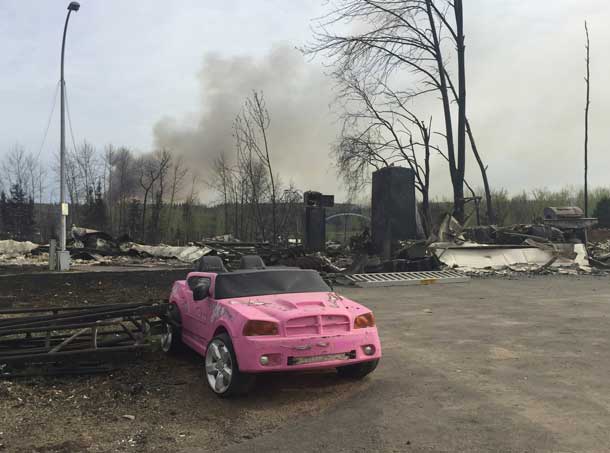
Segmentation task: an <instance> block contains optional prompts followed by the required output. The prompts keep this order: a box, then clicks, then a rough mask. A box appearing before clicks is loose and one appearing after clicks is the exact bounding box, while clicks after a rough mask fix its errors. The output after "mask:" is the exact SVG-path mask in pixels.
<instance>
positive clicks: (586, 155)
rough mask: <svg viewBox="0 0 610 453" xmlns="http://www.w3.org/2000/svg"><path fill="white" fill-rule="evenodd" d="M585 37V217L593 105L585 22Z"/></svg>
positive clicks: (587, 30)
mask: <svg viewBox="0 0 610 453" xmlns="http://www.w3.org/2000/svg"><path fill="white" fill-rule="evenodd" d="M585 36H586V44H585V50H586V52H587V56H586V58H585V63H586V66H587V69H586V75H585V83H586V85H587V95H586V100H585V194H584V195H585V217H588V216H589V178H588V170H589V168H588V167H589V105H590V104H591V98H590V94H591V89H590V81H589V80H590V76H591V73H590V70H589V28H588V27H587V21H585Z"/></svg>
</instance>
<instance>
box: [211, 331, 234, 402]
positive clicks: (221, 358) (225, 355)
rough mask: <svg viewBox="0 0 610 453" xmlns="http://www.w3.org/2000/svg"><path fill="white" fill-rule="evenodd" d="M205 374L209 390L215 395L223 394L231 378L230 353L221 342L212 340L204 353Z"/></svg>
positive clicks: (231, 362)
mask: <svg viewBox="0 0 610 453" xmlns="http://www.w3.org/2000/svg"><path fill="white" fill-rule="evenodd" d="M205 373H206V376H207V378H208V384H209V385H210V388H211V389H212V390H213V391H214V392H216V393H224V392H226V391H227V389H228V388H229V386H230V385H231V379H232V378H233V360H232V359H231V353H230V352H229V349H228V348H227V345H225V344H224V343H223V342H222V341H221V340H213V341H212V342H211V343H210V345H209V346H208V350H207V351H206V353H205Z"/></svg>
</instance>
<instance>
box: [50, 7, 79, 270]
mask: <svg viewBox="0 0 610 453" xmlns="http://www.w3.org/2000/svg"><path fill="white" fill-rule="evenodd" d="M79 8H80V4H79V3H78V2H70V4H69V5H68V15H67V16H66V23H65V25H64V34H63V38H62V41H61V78H60V81H59V83H60V105H61V119H60V129H61V131H60V139H59V140H60V144H59V184H60V188H59V203H60V209H61V212H60V215H61V221H60V233H59V250H58V251H57V260H56V263H57V270H58V271H67V270H69V269H70V252H68V251H67V250H66V220H67V217H68V203H66V111H65V110H66V107H65V88H66V81H65V80H64V53H65V49H66V32H67V31H68V21H69V20H70V14H72V11H78V10H79Z"/></svg>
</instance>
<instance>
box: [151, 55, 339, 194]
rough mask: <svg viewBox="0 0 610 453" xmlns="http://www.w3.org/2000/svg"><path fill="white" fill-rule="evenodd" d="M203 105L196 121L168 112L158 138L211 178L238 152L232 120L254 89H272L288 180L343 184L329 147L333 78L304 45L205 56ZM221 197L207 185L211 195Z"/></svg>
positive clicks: (274, 144)
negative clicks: (220, 162) (259, 53)
mask: <svg viewBox="0 0 610 453" xmlns="http://www.w3.org/2000/svg"><path fill="white" fill-rule="evenodd" d="M199 80H200V86H201V110H200V111H199V112H197V113H196V121H195V122H191V123H190V124H188V123H185V124H183V123H181V120H179V119H175V118H164V119H162V120H161V121H159V122H158V123H157V124H156V125H155V128H154V136H155V144H156V146H157V147H159V148H161V147H166V148H168V149H170V150H172V152H174V153H178V154H181V155H184V156H185V158H186V159H187V160H188V161H189V162H190V164H191V165H192V166H193V167H194V168H196V169H197V170H198V171H200V172H201V175H202V177H203V178H205V179H210V178H209V177H210V172H211V165H212V162H213V160H214V158H215V157H216V156H218V155H219V154H220V153H222V152H226V153H228V154H229V155H234V154H235V144H234V139H233V136H232V133H233V131H232V123H233V120H234V118H235V116H236V115H237V114H238V113H239V112H240V109H241V108H242V106H243V104H244V101H245V99H246V97H247V96H250V95H251V94H252V90H258V91H260V90H262V91H263V92H264V96H265V101H266V105H267V109H268V110H269V115H270V118H271V126H270V130H269V134H270V142H271V153H272V156H271V158H272V163H273V166H274V171H275V172H276V173H279V175H280V178H281V180H282V182H283V183H284V184H288V183H290V182H293V183H294V184H295V185H296V187H297V188H299V189H301V190H309V189H311V190H319V191H322V192H330V193H332V191H334V190H336V187H337V183H336V177H335V171H334V169H333V168H329V157H328V155H329V152H330V147H331V145H332V143H333V142H334V141H335V138H336V133H337V123H336V120H335V117H334V116H333V114H332V112H331V109H330V105H329V104H330V103H331V101H332V99H333V94H332V89H331V86H332V82H331V81H330V80H329V79H328V78H327V77H326V76H325V75H324V74H323V71H322V68H321V67H320V66H318V65H315V64H313V63H309V62H307V61H306V60H305V59H304V57H303V56H302V55H301V53H300V52H298V51H297V50H296V49H293V48H290V47H288V46H285V45H281V46H275V47H273V48H272V49H271V51H270V52H269V53H268V54H267V55H265V56H264V57H262V58H254V57H241V56H239V57H223V56H219V55H216V54H209V55H207V56H205V58H204V60H203V65H202V69H201V72H200V73H199ZM212 197H213V196H212V195H210V194H206V193H203V192H202V199H203V200H210V199H211V198H212Z"/></svg>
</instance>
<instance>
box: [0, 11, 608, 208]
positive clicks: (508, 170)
mask: <svg viewBox="0 0 610 453" xmlns="http://www.w3.org/2000/svg"><path fill="white" fill-rule="evenodd" d="M67 3H68V2H67V1H63V0H62V1H59V0H44V1H41V0H2V1H1V2H0V27H1V29H2V36H3V39H2V40H1V41H0V55H2V58H3V60H4V61H3V62H2V63H3V64H2V68H3V70H2V71H0V159H1V158H2V154H3V153H5V152H7V151H8V150H9V149H10V148H11V147H12V146H14V145H15V144H16V143H18V144H20V145H23V146H24V147H25V148H26V149H27V150H28V151H30V152H32V153H34V154H35V155H38V154H39V153H40V159H41V160H42V161H43V162H47V163H49V165H51V162H52V161H53V156H54V153H56V150H57V148H58V142H59V124H58V123H59V114H58V107H57V108H56V110H55V114H54V116H53V120H52V122H51V129H50V131H49V134H48V136H47V139H46V142H45V146H43V147H42V148H41V142H42V140H43V136H44V131H45V128H46V125H47V121H48V118H49V113H50V109H51V105H52V101H53V96H54V93H55V89H56V87H57V83H58V79H59V57H60V44H61V34H62V30H63V23H64V19H65V13H66V9H65V8H66V6H67ZM325 11H327V5H326V1H325V0H299V1H296V0H292V1H288V0H283V1H280V0H250V1H247V0H228V1H223V2H218V1H213V2H212V1H207V0H198V1H196V0H175V1H172V2H168V1H161V0H146V1H144V0H132V1H119V0H103V1H102V0H82V1H81V9H80V11H78V12H77V13H76V14H74V15H73V16H72V18H71V20H70V26H69V32H68V42H67V51H66V85H67V89H68V100H69V106H70V113H71V118H72V125H73V130H74V135H75V139H76V141H77V142H81V141H82V140H84V139H86V140H87V141H88V142H90V143H92V144H93V145H94V146H96V147H98V148H103V147H104V146H105V145H107V144H110V143H112V144H114V145H123V146H127V147H130V148H132V149H134V150H137V151H140V152H148V151H151V150H153V149H155V148H158V147H161V146H168V147H171V148H173V149H174V151H175V152H178V153H181V154H185V155H187V156H190V157H191V158H192V159H193V160H192V162H193V164H192V165H193V166H195V167H197V168H198V169H199V170H201V172H202V174H204V176H205V175H206V174H209V166H211V161H212V160H213V158H214V156H215V155H217V154H218V153H219V152H223V151H225V150H226V151H230V150H231V147H232V141H231V140H232V139H231V136H230V134H231V121H232V119H233V118H234V116H235V114H237V113H238V112H239V108H240V106H241V103H242V102H243V99H244V98H245V96H247V95H248V94H249V93H251V91H252V90H253V89H256V90H263V91H264V93H265V98H266V100H267V107H268V109H269V112H270V115H271V120H272V125H271V144H272V153H273V156H272V157H273V158H274V160H275V162H276V167H277V168H278V172H279V173H280V175H281V178H282V181H283V182H284V183H286V184H287V183H288V182H293V183H294V184H295V185H296V186H297V187H299V188H300V189H302V190H308V189H311V190H320V191H322V192H326V193H335V194H338V196H339V198H341V196H343V195H344V193H345V192H344V189H343V187H342V184H341V181H340V180H339V179H338V178H337V177H336V174H335V170H334V168H333V162H332V157H331V156H330V150H331V147H332V145H333V143H335V141H336V140H337V136H338V132H339V126H340V124H339V122H338V121H337V112H336V107H335V106H334V104H333V82H332V80H330V78H328V77H327V76H326V72H328V70H327V69H325V68H324V66H323V64H324V61H323V60H322V59H320V58H316V59H313V61H312V60H311V58H308V57H303V56H302V55H301V54H300V53H299V52H298V51H297V50H296V49H295V47H299V46H303V45H304V44H306V43H307V42H308V41H309V40H310V39H311V26H312V19H314V18H315V17H318V16H320V15H322V14H324V12H325ZM464 14H465V29H466V45H467V57H466V58H467V63H466V64H467V84H468V85H467V86H468V114H469V117H470V120H471V123H472V127H473V131H474V133H475V136H476V139H477V144H478V147H479V149H480V152H481V154H482V155H483V158H484V160H485V162H486V164H487V165H488V167H489V170H488V171H489V178H490V183H491V184H492V186H493V187H494V188H505V189H507V190H508V191H509V192H512V193H515V192H520V191H522V190H530V189H534V188H540V187H547V188H550V189H554V188H558V187H561V186H565V185H572V186H576V187H578V186H580V185H581V184H582V178H583V177H582V148H583V110H584V89H585V85H584V81H583V75H584V27H583V22H584V20H585V19H586V20H588V22H589V28H590V33H591V69H592V74H591V81H592V93H591V96H592V104H591V125H590V167H591V168H590V185H591V186H603V185H610V184H609V183H608V180H607V173H608V169H609V168H610V153H609V152H607V150H608V148H609V145H610V132H608V127H607V123H608V120H609V119H610V102H609V100H610V99H609V98H610V86H608V84H606V83H605V76H606V74H608V73H610V59H609V58H607V54H608V50H609V49H610V29H609V28H608V27H607V23H609V21H610V3H608V2H606V1H604V0H555V1H552V2H550V1H544V2H542V1H531V0H469V1H466V2H465V12H464ZM428 113H430V114H431V115H432V116H433V118H434V119H435V123H438V124H439V126H440V124H441V119H442V117H441V115H440V112H438V111H436V110H435V107H430V111H429V112H428ZM469 160H470V162H469V165H468V168H467V178H468V179H469V180H470V181H471V184H473V185H475V186H477V185H480V179H479V177H478V174H477V171H476V167H475V165H474V159H473V158H472V157H471V156H469ZM433 164H434V167H433V176H432V187H431V190H432V194H433V195H434V196H436V197H441V196H446V195H449V194H450V184H449V178H448V171H447V169H446V167H445V166H444V163H443V162H442V159H436V160H435V161H434V162H433ZM205 190H208V189H203V188H202V191H205ZM202 198H203V199H206V198H207V197H206V195H205V194H204V195H202Z"/></svg>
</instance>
